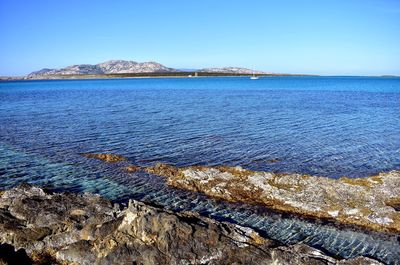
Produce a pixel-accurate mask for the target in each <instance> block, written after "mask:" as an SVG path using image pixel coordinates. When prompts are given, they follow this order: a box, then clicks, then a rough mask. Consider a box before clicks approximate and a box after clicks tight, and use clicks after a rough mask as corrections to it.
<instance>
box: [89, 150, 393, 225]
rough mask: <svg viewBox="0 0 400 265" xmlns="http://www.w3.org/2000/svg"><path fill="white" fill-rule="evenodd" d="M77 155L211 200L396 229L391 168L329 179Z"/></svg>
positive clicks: (344, 222)
mask: <svg viewBox="0 0 400 265" xmlns="http://www.w3.org/2000/svg"><path fill="white" fill-rule="evenodd" d="M81 155H82V156H84V157H86V158H88V159H97V160H101V161H103V162H105V163H117V164H118V163H119V162H124V164H125V165H124V166H123V167H121V170H124V171H126V172H127V173H135V172H139V171H141V172H146V173H148V174H153V175H157V176H161V177H164V178H165V180H166V183H167V184H168V185H169V186H172V187H175V188H178V189H183V190H189V191H192V192H199V193H202V194H204V195H206V196H208V197H211V198H215V199H220V200H224V201H228V202H241V203H245V204H249V205H263V206H266V207H267V208H270V209H271V210H275V211H278V212H283V213H290V214H295V215H299V216H303V217H309V218H313V219H323V220H328V221H335V222H339V223H342V224H348V225H356V226H359V227H362V228H365V229H370V230H374V231H381V232H394V233H399V232H400V213H399V211H398V209H399V208H400V195H399V194H400V171H396V170H394V171H390V172H387V173H380V174H378V175H375V176H369V177H365V178H347V177H342V178H340V179H332V178H327V177H320V176H318V177H317V176H310V175H302V174H279V173H272V172H262V171H260V172H257V171H251V170H248V169H244V168H242V167H228V166H213V167H207V166H188V167H182V168H179V167H175V166H172V165H167V164H162V163H158V164H155V165H154V166H149V167H141V166H138V165H130V164H129V161H128V159H126V158H125V157H123V156H120V155H116V154H102V153H98V154H96V153H86V154H81ZM126 164H128V165H126Z"/></svg>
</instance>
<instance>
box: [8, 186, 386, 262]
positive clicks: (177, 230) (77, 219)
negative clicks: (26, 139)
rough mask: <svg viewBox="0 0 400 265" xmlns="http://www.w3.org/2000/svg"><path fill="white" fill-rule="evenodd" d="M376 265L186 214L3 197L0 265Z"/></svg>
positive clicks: (50, 196) (25, 195)
mask: <svg viewBox="0 0 400 265" xmlns="http://www.w3.org/2000/svg"><path fill="white" fill-rule="evenodd" d="M32 263H34V264H380V263H379V262H377V261H375V260H372V259H369V258H366V257H357V258H356V259H352V260H337V259H335V258H333V257H329V256H327V255H326V254H324V253H322V252H321V251H319V250H317V249H314V248H311V247H309V246H306V245H303V244H296V245H291V246H284V245H279V244H278V243H277V242H275V241H273V240H269V239H267V238H264V237H262V236H260V235H259V234H258V233H257V231H255V230H253V229H250V228H247V227H242V226H238V225H234V224H230V223H225V222H217V221H215V220H213V219H209V218H205V217H201V216H199V215H197V214H195V213H191V212H181V213H174V212H170V211H167V210H164V209H162V208H158V207H155V206H150V205H146V204H144V203H141V202H138V201H134V200H130V201H129V203H128V205H127V206H124V205H122V204H112V203H111V202H110V201H108V200H106V199H103V198H101V197H99V196H97V195H92V194H71V193H53V192H51V191H47V190H44V189H41V188H38V187H32V186H28V185H21V186H19V187H16V188H13V189H11V190H6V191H2V192H0V264H32Z"/></svg>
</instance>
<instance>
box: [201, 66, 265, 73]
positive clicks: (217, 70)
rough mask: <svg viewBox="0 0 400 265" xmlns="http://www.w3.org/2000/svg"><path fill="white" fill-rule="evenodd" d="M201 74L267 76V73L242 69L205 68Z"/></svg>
mask: <svg viewBox="0 0 400 265" xmlns="http://www.w3.org/2000/svg"><path fill="white" fill-rule="evenodd" d="M200 72H206V73H224V74H253V73H254V74H267V73H266V72H262V71H256V70H252V69H248V68H241V67H222V68H203V69H201V70H200Z"/></svg>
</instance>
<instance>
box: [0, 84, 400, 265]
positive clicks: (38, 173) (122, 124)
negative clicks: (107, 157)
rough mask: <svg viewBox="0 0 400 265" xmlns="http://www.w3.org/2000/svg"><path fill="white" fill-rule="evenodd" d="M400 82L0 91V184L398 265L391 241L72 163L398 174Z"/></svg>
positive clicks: (0, 87) (398, 252) (11, 87)
mask: <svg viewBox="0 0 400 265" xmlns="http://www.w3.org/2000/svg"><path fill="white" fill-rule="evenodd" d="M399 132H400V79H399V78H372V77H363V78H361V77H272V78H261V79H259V80H250V79H248V78H169V79H167V78H149V79H124V80H121V79H120V80H65V81H20V82H3V83H0V185H1V187H3V188H7V187H11V186H13V185H16V184H18V183H20V182H29V183H32V184H38V185H53V186H55V187H57V188H58V189H60V190H70V191H90V192H95V193H99V194H101V195H103V196H106V197H108V198H110V199H115V200H122V199H127V198H136V199H140V200H144V201H148V202H153V203H157V204H161V205H164V206H165V207H168V208H170V209H173V210H194V211H198V212H200V213H202V214H204V215H208V216H212V217H214V218H217V219H228V220H230V221H232V222H237V223H240V224H243V225H247V226H250V227H253V228H256V229H258V230H259V231H260V232H262V233H264V234H265V235H267V236H269V237H271V238H273V239H276V240H278V241H280V242H282V243H296V242H300V241H302V242H305V243H307V244H309V245H311V246H314V247H317V248H320V249H322V250H324V251H327V252H329V253H333V254H334V255H337V256H340V257H346V258H349V257H354V256H356V255H366V256H371V257H375V258H377V259H379V260H381V261H384V262H385V263H389V264H398V263H399V262H400V261H399V258H398V257H399V256H400V247H399V240H398V238H396V236H390V235H388V236H385V237H382V236H381V235H375V234H365V233H363V232H361V231H354V230H352V229H337V228H336V227H334V226H331V225H325V224H321V223H312V222H308V221H306V220H299V219H297V218H293V217H288V216H280V215H276V214H272V213H267V212H262V211H261V212H260V210H259V209H255V208H254V207H250V206H243V205H231V204H226V203H221V202H217V201H214V200H211V199H207V198H205V197H204V196H202V195H199V194H196V193H190V192H186V191H180V190H176V189H173V188H169V187H167V186H166V185H165V183H164V181H163V179H162V178H160V177H155V176H151V175H148V174H144V173H136V174H128V173H126V172H123V171H121V169H120V167H118V166H116V165H110V164H104V163H103V162H101V161H96V160H91V159H87V158H83V157H81V156H80V155H79V154H80V153H85V152H100V153H115V154H120V155H124V156H126V157H127V158H128V159H129V163H132V164H138V165H152V164H154V163H156V162H164V163H170V164H174V165H178V166H184V165H194V164H202V165H221V164H224V165H241V166H243V167H246V168H250V169H254V170H264V171H278V172H299V173H307V174H312V175H319V176H327V177H332V178H337V177H340V176H343V175H346V176H350V177H362V176H368V175H372V174H375V173H378V172H381V171H389V170H392V169H400V133H399Z"/></svg>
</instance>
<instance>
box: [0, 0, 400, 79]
mask: <svg viewBox="0 0 400 265" xmlns="http://www.w3.org/2000/svg"><path fill="white" fill-rule="evenodd" d="M0 32H1V37H0V40H1V41H0V75H25V74H28V73H29V72H31V71H34V70H38V69H41V68H45V67H46V68H58V67H64V66H67V65H71V64H81V63H92V64H95V63H99V62H102V61H106V60H110V59H126V60H136V61H148V60H153V61H157V62H160V63H162V64H165V65H167V66H170V67H177V68H201V67H211V66H243V67H248V68H256V69H260V70H265V71H270V72H284V73H316V74H328V75H381V74H397V75H398V74H400V0H325V1H324V0H321V1H319V0H313V1H311V0H310V1H301V0H279V1H278V0H275V1H266V0H264V1H262V0H260V1H251V0H250V1H236V0H229V1H228V0H227V1H224V0H202V1H190V0H188V1H184V0H168V1H166V0H159V1H144V0H142V1H137V0H136V1H128V0H126V1H125V0H116V1H104V0H93V1H89V0H87V1H82V0H79V1H77V0H68V1H61V0H60V1H58V0H52V1H50V0H49V1H45V0H35V1H28V0H23V1H22V0H0Z"/></svg>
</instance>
